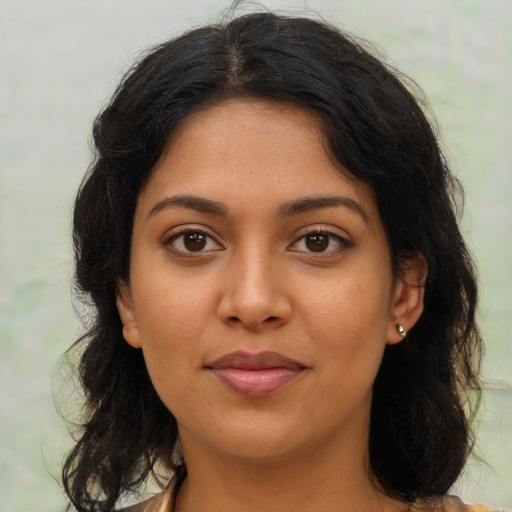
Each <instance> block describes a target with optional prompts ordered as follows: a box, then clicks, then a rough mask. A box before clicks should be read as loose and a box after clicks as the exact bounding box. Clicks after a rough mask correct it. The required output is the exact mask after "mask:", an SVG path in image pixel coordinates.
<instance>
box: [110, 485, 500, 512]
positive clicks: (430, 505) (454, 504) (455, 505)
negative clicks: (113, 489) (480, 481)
mask: <svg viewBox="0 0 512 512" xmlns="http://www.w3.org/2000/svg"><path fill="white" fill-rule="evenodd" d="M171 495H172V486H169V487H168V488H167V489H166V490H165V491H163V492H161V493H160V494H158V495H156V496H154V497H153V498H151V499H149V500H147V501H143V502H142V503H139V504H138V505H134V506H132V507H129V508H127V509H123V510H122V511H120V512H171V509H170V506H171ZM408 512H506V511H505V510H503V509H499V510H495V511H493V510H491V509H490V508H489V507H486V506H484V505H465V504H464V503H463V502H462V501H461V500H460V499H459V498H457V497H456V496H444V497H442V498H439V499H436V500H432V501H421V502H420V501H417V502H416V503H413V504H412V505H411V506H410V507H409V511H408Z"/></svg>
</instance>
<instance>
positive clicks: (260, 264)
mask: <svg viewBox="0 0 512 512" xmlns="http://www.w3.org/2000/svg"><path fill="white" fill-rule="evenodd" d="M219 313H220V315H221V316H222V317H223V320H224V321H229V322H231V323H233V322H234V323H242V324H244V325H245V326H247V327H248V328H250V329H260V328H262V327H264V326H267V325H274V326H275V325H279V324H280V323H282V322H284V321H286V320H287V319H288V318H289V316H290V313H291V307H290V304H289V301H288V298H287V296H286V292H285V290H284V289H283V287H282V283H281V279H279V269H278V268H277V261H276V257H275V255H273V254H272V251H271V250H269V249H268V248H267V247H265V245H264V244H261V243H256V242H254V243H252V244H251V243H247V244H245V245H244V246H243V247H240V248H239V249H238V250H237V251H235V252H234V253H233V255H232V258H231V261H230V264H229V268H228V276H227V279H226V282H225V292H224V294H223V297H222V299H221V304H220V307H219Z"/></svg>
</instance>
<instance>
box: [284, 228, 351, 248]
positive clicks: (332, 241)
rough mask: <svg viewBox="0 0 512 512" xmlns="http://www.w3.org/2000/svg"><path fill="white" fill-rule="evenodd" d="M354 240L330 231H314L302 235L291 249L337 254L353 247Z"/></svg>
mask: <svg viewBox="0 0 512 512" xmlns="http://www.w3.org/2000/svg"><path fill="white" fill-rule="evenodd" d="M352 245H353V244H352V242H350V241H349V240H347V239H345V238H343V237H342V236H340V235H337V234H335V233H331V232H329V231H313V232H310V233H307V234H306V235H303V236H301V237H300V238H299V239H298V240H297V241H296V242H294V243H293V244H292V245H291V246H290V250H292V251H299V252H306V253H317V254H319V253H323V254H336V253H339V252H342V251H343V249H347V248H349V247H352Z"/></svg>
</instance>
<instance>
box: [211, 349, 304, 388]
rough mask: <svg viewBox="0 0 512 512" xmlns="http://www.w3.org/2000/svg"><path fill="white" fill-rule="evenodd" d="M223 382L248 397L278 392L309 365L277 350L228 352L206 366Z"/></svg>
mask: <svg viewBox="0 0 512 512" xmlns="http://www.w3.org/2000/svg"><path fill="white" fill-rule="evenodd" d="M206 368H207V369H208V370H209V371H210V372H211V373H212V375H213V376H214V377H215V378H216V379H217V380H218V382H220V383H221V384H222V385H224V386H226V387H227V388H228V389H230V390H232V391H235V392H236V393H238V394H240V395H244V396H248V397H262V396H267V395H272V394H274V393H277V392H278V391H280V390H281V389H283V388H284V387H286V386H288V385H289V384H291V383H292V382H293V381H294V380H296V379H297V378H298V377H299V376H300V375H301V374H302V373H303V372H304V370H306V367H305V366H303V365H301V364H300V363H299V362H297V361H294V360H293V359H290V358H288V357H285V356H283V355H282V354H278V353H277V352H259V353H257V354H250V353H247V352H242V351H237V352H232V353H230V354H226V355H224V356H222V357H220V358H218V359H216V360H215V361H214V362H213V363H212V364H210V365H208V366H206Z"/></svg>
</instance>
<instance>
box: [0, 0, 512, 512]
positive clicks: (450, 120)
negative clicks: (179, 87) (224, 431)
mask: <svg viewBox="0 0 512 512" xmlns="http://www.w3.org/2000/svg"><path fill="white" fill-rule="evenodd" d="M229 3H230V2H228V1H220V0H218V1H215V0H146V1H142V0H87V1H85V0H24V1H23V2H21V1H19V0H0V354H1V356H0V415H1V417H0V474H1V478H0V496H2V510H5V511H9V512H11V511H12V512H18V511H34V510H37V511H38V512H50V511H52V512H56V511H57V512H58V511H62V510H63V509H64V506H65V501H64V497H63V493H62V490H61V488H60V484H59V482H58V480H59V474H60V466H61V464H62V459H63V455H64V453H65V451H66V450H67V449H69V447H70V438H69V435H68V433H67V427H66V425H65V424H64V423H63V421H62V420H61V418H60V417H59V416H58V414H57V412H56V408H55V402H57V404H58V403H62V396H63V395H65V392H66V383H65V381H63V380H62V377H61V376H60V371H59V359H60V357H61V356H62V354H63V353H64V351H65V350H66V349H67V348H68V347H69V346H70V345H71V343H72V342H73V341H74V339H75V338H76V337H77V336H78V335H79V333H80V324H79V322H78V320H77V319H76V316H75V313H74V310H73V306H72V301H71V285H70V277H71V272H72V253H71V232H70V224H71V220H70V219H71V209H72V203H73V198H74V194H75V191H76V189H77V187H78V185H79V183H80V180H81V178H82V176H83V174H84V172H85V170H86V168H87V166H88V163H89V160H90V149H89V136H90V131H91V125H92V122H93V119H94V116H95V115H96V113H97V112H98V111H99V109H100V108H101V106H102V104H103V102H104V101H105V99H106V98H107V97H108V96H109V95H110V94H111V92H112V91H113V89H114V87H115V85H116V84H117V82H118V80H119V78H120V75H121V73H122V72H123V71H126V69H127V68H128V67H129V66H130V64H131V63H132V62H133V61H134V59H135V58H136V57H137V55H139V54H140V52H141V50H143V49H145V48H147V47H148V46H149V45H152V44H154V43H157V42H159V41H162V40H163V39H166V38H169V37H171V36H173V35H176V34H177V33H179V32H181V31H183V30H184V29H187V28H190V27H194V26H197V25H200V24H202V23H204V22H205V21H214V20H217V19H219V17H220V16H221V15H222V13H223V12H224V10H225V9H226V8H227V7H228V6H229ZM261 4H262V5H264V6H265V7H267V8H271V9H284V10H286V11H288V12H289V11H291V12H297V11H298V12H301V13H304V14H311V13H317V14H319V15H320V16H322V17H323V18H324V19H326V20H328V21H330V22H332V23H334V24H336V25H338V26H340V27H341V28H344V29H346V30H349V31H351V32H353V33H355V34H356V35H358V36H362V37H364V38H366V39H368V40H370V41H372V42H374V43H375V44H376V45H377V47H378V48H379V49H380V50H381V51H383V52H384V53H385V54H387V55H388V57H389V62H390V63H391V64H393V65H395V66H396V67H398V68H399V69H400V70H402V71H404V72H405V73H407V74H408V75H409V76H410V77H412V78H413V79H414V80H415V81H416V82H417V83H419V84H420V85H421V87H422V88H423V90H424V91H425V93H426V95H427V97H428V99H429V101H430V104H431V106H432V108H433V110H434V112H435V113H436V116H437V120H438V123H439V125H440V129H441V135H442V142H443V146H444V148H445V150H446V152H447V154H448V156H449V159H450V162H451V165H452V167H453V169H454V170H455V172H456V174H457V175H458V176H459V178H460V179H461V180H462V181H463V183H464V184H465V189H466V202H465V212H464V217H463V227H464V231H465V233H466V236H467V239H468V242H469V244H470V246H471V248H472V250H473V253H474V255H475V257H476V260H477V262H478V265H479V270H480V283H481V293H482V300H481V308H480V320H481V324H482V329H483V335H484V339H485V341H486V343H487V353H486V357H485V361H484V365H483V372H484V376H485V378H486V391H485V394H484V401H483V404H482V407H481V411H480V414H479V416H478V418H477V422H476V428H477V432H478V436H479V442H478V445H477V454H478V456H479V457H480V458H481V459H483V461H485V462H481V461H480V462H479V461H478V460H477V459H473V460H472V461H471V462H470V463H469V465H468V468H467V470H466V471H465V473H464V475H463V476H462V477H461V479H460V481H459V483H458V484H457V486H456V488H455V489H454V492H455V493H457V494H460V495H461V496H462V497H463V498H464V499H465V500H466V501H468V502H471V503H474V502H484V503H487V504H488V505H492V506H494V507H497V506H501V507H505V508H510V509H511V510H512V485H511V484H512V388H511V385H512V344H511V343H510V340H509V336H510V330H511V327H512V325H511V317H512V293H511V292H510V290H511V289H512V273H511V269H510V267H511V263H512V257H511V255H510V253H511V251H512V206H511V201H512V150H511V147H512V91H511V90H510V83H511V82H512V57H511V56H512V32H511V31H510V27H511V26H512V1H510V0H485V2H484V1H483V0H480V1H477V0H415V1H414V2H412V1H410V0H331V1H328V0H310V1H301V0H294V1H277V0H276V1H271V0H268V1H262V3H261Z"/></svg>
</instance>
